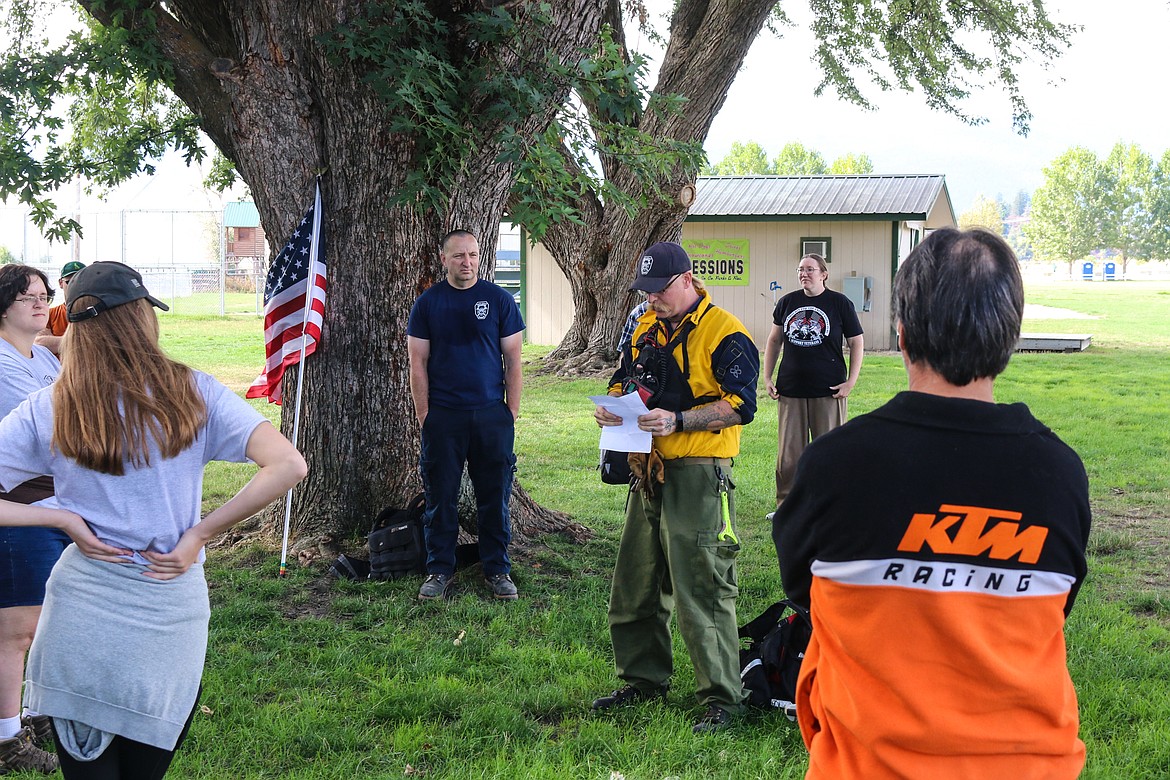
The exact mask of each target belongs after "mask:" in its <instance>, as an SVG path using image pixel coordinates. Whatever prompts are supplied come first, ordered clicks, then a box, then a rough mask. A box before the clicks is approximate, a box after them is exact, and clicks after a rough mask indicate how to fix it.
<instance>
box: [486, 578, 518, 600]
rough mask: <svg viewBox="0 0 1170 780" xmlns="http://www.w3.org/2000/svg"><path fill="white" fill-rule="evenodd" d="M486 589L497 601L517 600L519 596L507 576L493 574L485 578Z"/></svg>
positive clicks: (514, 584)
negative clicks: (490, 591) (488, 589)
mask: <svg viewBox="0 0 1170 780" xmlns="http://www.w3.org/2000/svg"><path fill="white" fill-rule="evenodd" d="M484 579H485V580H487V584H488V587H489V588H491V589H492V595H493V596H495V597H496V598H498V599H514V598H518V596H519V594H518V593H517V592H516V583H514V582H512V577H511V576H510V575H507V574H493V575H492V576H490V577H485V578H484Z"/></svg>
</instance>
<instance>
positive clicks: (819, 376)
mask: <svg viewBox="0 0 1170 780" xmlns="http://www.w3.org/2000/svg"><path fill="white" fill-rule="evenodd" d="M796 274H797V279H798V280H799V282H800V289H799V290H796V291H795V292H791V293H789V294H788V295H785V296H784V297H783V298H781V299H780V300H779V301H777V302H776V309H775V311H773V312H772V329H771V331H770V332H769V333H768V342H767V345H766V346H765V347H764V377H765V385H766V387H767V390H768V395H770V396H771V397H772V398H774V399H775V400H776V401H778V402H779V405H778V407H777V416H778V417H779V431H778V434H779V443H780V444H779V449H778V451H777V453H776V506H777V507H779V506H780V504H782V503H784V499H785V498H787V496H788V492H789V491H790V490H791V489H792V478H793V477H794V476H795V475H796V464H797V461H799V460H800V456H801V454H802V453H803V452H804V449H805V447H807V446H808V445H809V442H811V441H812V440H813V439H815V438H817V437H818V436H820V435H821V434H824V433H828V432H829V431H831V430H832V429H834V428H837V427H839V426H840V425H842V424H843V423H844V422H845V416H846V411H847V407H846V400H845V399H846V398H848V397H849V393H850V391H852V390H853V386H854V385H855V384H857V377H858V376H859V375H860V373H861V361H862V359H863V358H864V356H865V345H864V341H863V338H864V337H863V335H862V330H861V323H860V322H859V321H858V319H857V312H856V311H855V310H854V308H853V303H852V302H851V301H850V300H849V299H848V298H847V297H845V296H844V295H842V294H841V293H839V292H836V291H835V290H830V289H828V288H827V287H826V286H825V283H826V282H827V281H828V280H829V266H828V264H827V263H826V262H825V258H823V257H821V256H820V255H818V254H807V255H805V256H804V257H802V258H800V263H799V264H798V265H797V268H796ZM843 344H847V345H848V347H849V365H848V367H846V365H845V355H844V350H843V349H842V345H843ZM777 359H779V360H780V369H779V371H776V361H777ZM847 368H848V372H847V370H846V369H847ZM774 371H775V372H776V373H773V372H774ZM768 517H769V519H774V517H775V514H774V513H773V514H770V515H769V516H768Z"/></svg>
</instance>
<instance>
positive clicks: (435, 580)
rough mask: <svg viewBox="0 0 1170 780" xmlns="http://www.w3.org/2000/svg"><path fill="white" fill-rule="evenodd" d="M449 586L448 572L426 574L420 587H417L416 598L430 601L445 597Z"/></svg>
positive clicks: (449, 577)
mask: <svg viewBox="0 0 1170 780" xmlns="http://www.w3.org/2000/svg"><path fill="white" fill-rule="evenodd" d="M450 588H451V575H450V574H428V575H427V578H426V579H425V580H423V584H422V587H421V588H419V589H418V600H419V601H430V600H432V599H441V598H445V597H446V596H447V591H448V590H449V589H450Z"/></svg>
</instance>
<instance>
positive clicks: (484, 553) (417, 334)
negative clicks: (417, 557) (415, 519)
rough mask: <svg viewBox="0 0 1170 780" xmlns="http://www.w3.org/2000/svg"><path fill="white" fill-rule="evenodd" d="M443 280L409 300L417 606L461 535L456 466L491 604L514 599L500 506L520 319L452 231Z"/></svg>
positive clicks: (438, 584) (508, 532) (468, 237)
mask: <svg viewBox="0 0 1170 780" xmlns="http://www.w3.org/2000/svg"><path fill="white" fill-rule="evenodd" d="M439 257H440V259H441V260H442V262H443V270H445V271H446V272H447V278H446V279H444V280H441V281H439V282H438V283H436V284H435V285H434V286H432V287H431V288H430V289H428V290H427V291H426V292H424V293H423V294H422V295H420V296H419V297H418V299H417V300H416V301H415V302H414V308H412V309H411V311H410V320H409V321H408V323H407V325H406V343H407V349H408V351H409V354H410V395H411V397H412V398H413V399H414V412H415V415H416V416H417V417H418V422H419V425H420V426H422V455H421V458H420V464H419V466H420V470H421V472H422V478H423V487H424V489H425V490H426V494H427V510H426V516H425V519H424V536H425V539H426V545H427V577H426V580H424V581H423V584H422V587H421V588H419V591H418V597H419V598H420V599H422V600H428V599H435V598H440V597H443V596H445V595H447V590H448V588H449V586H450V584H451V578H452V576H453V575H454V573H455V545H456V540H457V538H458V536H459V516H458V502H459V482H460V480H461V478H462V476H463V465H464V463H466V464H467V473H468V475H469V476H470V477H471V484H472V485H473V486H474V488H475V498H476V507H477V509H478V511H479V555H480V560H481V561H483V573H484V577H485V578H486V579H487V582H488V585H489V586H490V587H491V590H492V594H493V595H494V596H495V597H496V598H498V599H514V598H516V586H515V584H514V583H513V582H512V577H511V570H512V563H511V561H510V560H509V558H508V542H509V541H510V540H511V538H512V527H511V523H510V520H509V516H508V500H509V498H510V496H511V494H512V473H513V472H514V471H515V468H516V455H515V454H514V453H513V452H512V446H513V443H514V440H515V422H516V418H517V417H518V416H519V415H520V385H521V374H520V344H521V338H522V337H521V333H522V331H523V330H524V320H523V319H522V318H521V316H520V309H519V308H518V307H517V306H516V301H515V300H514V299H513V298H512V296H511V295H509V294H508V292H507V291H505V290H504V289H503V288H501V287H499V286H497V285H495V284H492V283H491V282H488V281H485V280H483V279H480V278H479V242H478V241H476V238H475V236H474V235H472V234H471V233H469V232H467V231H466V230H453V231H451V232H450V233H448V234H447V235H446V236H445V237H444V238H443V242H442V244H441V245H440V252H439Z"/></svg>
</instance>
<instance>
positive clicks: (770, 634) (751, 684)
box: [739, 599, 812, 720]
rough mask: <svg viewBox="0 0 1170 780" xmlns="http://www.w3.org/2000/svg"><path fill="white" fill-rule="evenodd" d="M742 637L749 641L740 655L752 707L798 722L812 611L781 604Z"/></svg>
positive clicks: (747, 628) (742, 631)
mask: <svg viewBox="0 0 1170 780" xmlns="http://www.w3.org/2000/svg"><path fill="white" fill-rule="evenodd" d="M785 612H791V614H789V615H785V614H784V613H785ZM739 636H740V638H741V639H744V638H746V639H747V640H748V642H747V646H746V647H744V648H742V649H741V650H740V651H739V665H740V669H741V670H742V671H741V672H740V677H741V678H742V679H743V688H744V691H745V692H746V693H747V694H748V704H750V705H752V706H753V707H760V708H763V709H774V710H783V712H784V714H785V715H787V716H788V719H789V720H796V678H797V677H799V676H800V664H801V662H802V661H803V660H804V651H805V650H806V649H808V642H809V640H810V639H811V638H812V619H811V618H810V617H809V614H808V610H807V609H805V608H804V607H802V606H800V605H798V604H795V603H793V602H792V601H789V600H788V599H784V600H782V601H777V602H776V603H775V604H773V605H772V606H770V607H768V608H767V609H766V610H764V612H763V614H761V615H760V616H759V617H758V618H756V619H755V620H753V621H752V622H750V623H748V624H747V625H745V626H744V627H743V628H741V629H739Z"/></svg>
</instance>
